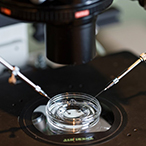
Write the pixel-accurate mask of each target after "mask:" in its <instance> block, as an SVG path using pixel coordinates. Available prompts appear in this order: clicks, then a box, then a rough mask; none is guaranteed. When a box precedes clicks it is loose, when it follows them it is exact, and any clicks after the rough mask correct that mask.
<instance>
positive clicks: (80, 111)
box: [45, 93, 101, 134]
mask: <svg viewBox="0 0 146 146" xmlns="http://www.w3.org/2000/svg"><path fill="white" fill-rule="evenodd" d="M45 110H46V117H47V126H48V128H49V129H50V130H51V131H52V132H53V133H54V134H67V133H80V132H85V131H86V130H87V129H88V128H91V127H93V126H94V125H96V124H97V123H98V121H99V118H100V114H101V106H100V104H99V102H98V100H97V99H96V98H94V97H93V96H91V95H88V94H84V93H63V94H59V95H56V96H54V97H53V98H51V99H50V100H49V102H48V103H47V105H46V109H45Z"/></svg>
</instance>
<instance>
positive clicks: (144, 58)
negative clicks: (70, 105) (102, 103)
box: [95, 53, 146, 97]
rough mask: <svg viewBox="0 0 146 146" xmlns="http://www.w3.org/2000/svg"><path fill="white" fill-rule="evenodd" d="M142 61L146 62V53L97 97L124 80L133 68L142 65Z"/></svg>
mask: <svg viewBox="0 0 146 146" xmlns="http://www.w3.org/2000/svg"><path fill="white" fill-rule="evenodd" d="M142 61H146V53H142V54H141V55H140V58H139V59H138V60H137V61H135V62H134V63H133V64H132V65H131V66H130V67H128V68H127V69H126V70H125V71H124V72H122V73H121V74H120V75H119V76H118V77H116V78H115V79H113V80H112V81H111V82H110V84H109V85H108V86H107V87H105V88H104V89H103V90H102V91H100V92H99V93H98V94H97V95H96V96H95V97H97V96H99V95H100V94H101V93H103V92H104V91H106V90H108V89H109V88H111V87H112V86H113V85H115V84H117V83H118V82H119V81H120V79H122V78H123V77H124V76H125V75H126V74H127V73H129V72H130V71H131V70H132V69H133V68H135V67H136V66H137V65H138V64H139V63H141V62H142Z"/></svg>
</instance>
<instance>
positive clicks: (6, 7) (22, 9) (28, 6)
mask: <svg viewBox="0 0 146 146" xmlns="http://www.w3.org/2000/svg"><path fill="white" fill-rule="evenodd" d="M36 2H37V1H36ZM36 2H34V0H21V1H20V0H0V12H1V13H3V14H5V15H7V16H10V17H13V18H17V19H21V20H25V21H32V22H44V23H46V30H45V40H46V50H47V57H48V59H50V60H51V61H53V62H56V63H60V64H82V63H86V62H89V61H90V60H92V59H93V58H94V57H95V56H96V48H95V28H96V25H95V23H96V18H97V16H98V14H100V13H101V12H102V11H104V10H105V9H106V8H107V7H109V6H110V5H111V3H112V2H113V0H44V2H42V3H41V1H40V2H39V1H38V3H36Z"/></svg>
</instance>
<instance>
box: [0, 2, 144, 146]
mask: <svg viewBox="0 0 146 146" xmlns="http://www.w3.org/2000/svg"><path fill="white" fill-rule="evenodd" d="M112 2H113V0H21V1H19V0H0V13H1V14H3V15H6V16H8V17H12V18H15V19H19V20H22V21H25V22H43V23H45V29H44V32H45V43H46V56H47V58H48V59H49V60H51V61H52V62H55V63H59V64H64V65H65V66H64V67H61V68H57V69H51V68H47V69H45V70H36V69H34V68H30V69H27V70H26V71H24V74H26V76H27V77H28V78H31V79H32V80H33V81H37V82H38V83H39V84H40V85H41V87H43V89H44V91H47V94H48V95H49V96H48V95H47V94H46V93H45V92H44V91H43V90H42V89H41V88H40V87H39V86H38V85H35V84H34V83H33V82H32V81H30V80H29V79H28V78H26V77H25V76H24V75H23V74H22V73H20V71H19V68H17V67H13V66H12V65H10V64H9V63H7V62H6V61H5V60H3V59H0V62H2V64H3V65H5V66H6V67H7V68H8V69H9V70H11V71H12V76H11V79H12V78H14V79H15V77H14V76H16V75H17V76H18V77H20V78H21V79H22V80H24V81H26V82H27V83H28V84H30V85H31V86H32V87H33V88H35V90H36V91H37V92H39V93H40V94H41V95H43V96H45V97H47V98H45V97H42V96H40V95H38V94H36V93H35V92H33V91H32V90H31V89H30V88H28V87H27V85H26V84H25V83H24V82H23V81H21V80H18V82H16V81H14V80H13V81H12V82H16V85H15V86H14V87H13V86H9V84H8V83H7V82H6V79H7V78H8V76H9V75H8V73H6V74H5V75H4V76H2V77H0V89H1V92H0V119H1V120H0V137H1V141H0V145H33V144H35V145H36V146H39V145H43V146H47V145H49V146H53V145H63V146H64V145H69V146H71V145H77V146H81V145H97V146H98V145H99V146H101V145H102V146H110V145H115V146H129V145H133V146H137V145H141V146H144V145H145V143H146V139H145V136H146V131H145V129H146V125H145V122H146V118H145V112H146V107H145V103H146V97H145V92H146V91H145V78H144V77H145V71H146V66H145V64H143V63H142V64H141V65H139V67H138V68H137V70H136V69H135V71H134V72H132V73H131V75H130V76H129V75H128V76H127V78H125V80H123V82H120V83H119V84H118V86H114V87H113V88H111V89H110V90H108V91H106V90H107V89H108V88H110V87H111V86H113V85H114V84H117V82H119V80H120V79H121V78H122V77H123V76H124V75H126V74H127V73H128V72H129V71H130V70H132V69H133V68H134V67H135V66H137V65H138V64H139V63H140V62H142V61H145V60H146V56H145V53H143V54H141V55H140V58H139V59H138V60H137V57H136V56H134V55H133V54H132V53H130V52H121V53H115V54H111V55H107V56H105V57H96V55H97V53H96V46H95V36H96V20H97V17H98V15H99V14H100V13H102V12H103V11H104V10H106V9H107V8H108V7H109V6H110V5H111V4H112ZM139 4H140V5H141V6H142V7H144V8H146V0H139ZM18 33H19V32H18ZM0 35H1V34H0ZM135 60H137V61H136V62H135V63H134V64H133V65H131V66H130V67H129V68H128V69H127V70H126V71H125V72H124V73H122V74H120V75H119V76H118V77H116V78H115V79H114V80H113V81H112V82H111V83H110V84H109V85H108V86H107V87H106V88H104V90H102V89H103V87H104V86H105V85H106V84H107V81H108V80H109V77H110V78H113V76H114V75H117V74H119V72H121V70H123V69H125V68H127V67H128V66H129V65H130V64H131V63H133V62H134V61H135ZM8 91H9V92H8ZM100 91H101V92H100ZM103 91H106V92H103ZM98 92H99V93H100V94H97V93H98ZM101 93H102V94H101ZM48 99H49V101H48Z"/></svg>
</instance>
